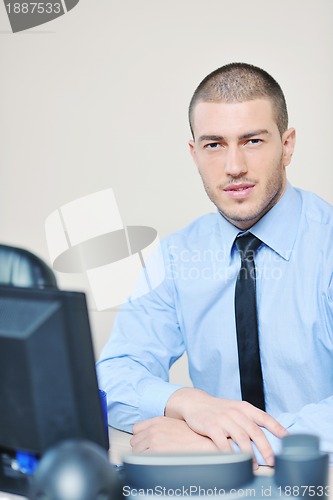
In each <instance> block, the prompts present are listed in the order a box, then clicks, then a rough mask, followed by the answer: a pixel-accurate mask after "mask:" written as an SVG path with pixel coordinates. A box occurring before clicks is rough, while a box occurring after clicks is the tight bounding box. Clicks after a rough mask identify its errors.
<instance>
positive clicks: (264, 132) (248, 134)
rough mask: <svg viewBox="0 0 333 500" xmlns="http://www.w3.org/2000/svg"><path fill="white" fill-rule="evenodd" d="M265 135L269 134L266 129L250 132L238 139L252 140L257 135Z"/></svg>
mask: <svg viewBox="0 0 333 500" xmlns="http://www.w3.org/2000/svg"><path fill="white" fill-rule="evenodd" d="M263 134H269V132H268V130H266V129H265V128H262V129H259V130H254V131H253V132H248V133H247V134H244V135H241V136H240V137H238V139H239V140H240V141H241V140H243V139H250V138H251V137H254V136H256V135H263Z"/></svg>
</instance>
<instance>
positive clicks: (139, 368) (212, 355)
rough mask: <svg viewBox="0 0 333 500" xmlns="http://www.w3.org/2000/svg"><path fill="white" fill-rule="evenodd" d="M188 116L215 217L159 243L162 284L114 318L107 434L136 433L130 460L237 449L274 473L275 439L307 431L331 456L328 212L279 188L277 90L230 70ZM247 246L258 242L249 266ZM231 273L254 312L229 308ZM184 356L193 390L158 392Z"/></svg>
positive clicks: (282, 115) (244, 68) (239, 67)
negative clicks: (249, 294) (244, 333)
mask: <svg viewBox="0 0 333 500" xmlns="http://www.w3.org/2000/svg"><path fill="white" fill-rule="evenodd" d="M189 118H190V125H191V130H192V134H193V139H192V140H191V141H190V143H189V146H190V152H191V155H192V157H193V159H194V162H195V163H196V165H197V167H198V170H199V173H200V175H201V177H202V181H203V184H204V187H205V190H206V192H207V194H208V196H209V198H210V199H211V200H212V202H213V203H214V204H215V205H216V207H217V212H216V213H215V214H209V215H206V216H204V217H201V218H200V219H198V220H196V221H194V222H193V223H192V224H191V225H190V226H189V227H187V228H185V229H184V230H182V231H179V232H177V233H175V234H173V235H171V236H170V237H168V238H167V239H166V240H165V241H164V242H163V254H164V258H165V264H166V269H167V276H166V278H165V280H164V282H163V283H162V284H161V285H160V286H159V287H158V288H156V289H155V290H153V291H152V292H151V293H149V294H147V295H146V296H144V297H141V298H140V299H138V300H136V301H133V302H132V303H131V304H130V305H129V306H128V305H127V306H126V312H125V313H122V312H120V313H119V314H118V317H117V319H116V323H115V326H114V330H113V333H112V335H111V338H110V340H109V342H108V344H107V345H106V347H105V348H104V351H103V353H102V356H101V359H100V361H99V363H98V373H99V377H100V383H101V385H102V386H103V388H104V389H105V390H107V392H108V398H109V421H110V424H111V425H113V426H115V427H117V428H120V429H123V430H126V431H129V432H131V431H132V430H133V434H134V436H133V438H132V441H131V443H132V446H133V449H134V451H135V452H149V451H180V450H183V451H184V450H185V451H212V450H215V451H216V450H222V451H228V450H232V449H234V448H235V447H236V448H237V447H238V448H240V449H241V450H242V451H251V452H252V450H253V451H254V457H255V458H254V463H255V465H256V464H257V462H259V463H267V464H269V465H273V464H274V453H276V452H277V451H278V449H279V443H280V438H281V437H283V436H284V435H285V434H287V433H288V432H290V433H291V432H292V433H295V432H310V433H315V434H318V435H319V436H320V438H321V444H322V449H324V450H326V451H329V452H331V453H333V428H332V422H333V396H332V395H333V370H332V366H333V327H332V325H333V280H332V270H333V245H332V242H333V210H332V207H331V206H330V205H328V204H327V203H325V202H324V201H323V200H321V199H320V198H318V197H317V196H315V195H314V194H311V193H306V192H304V191H301V190H299V189H294V188H293V187H292V186H291V185H290V184H289V183H288V182H287V179H286V167H287V166H288V164H289V163H290V161H291V157H292V154H293V151H294V145H295V130H294V129H293V128H288V114H287V108H286V103H285V99H284V96H283V93H282V90H281V88H280V87H279V85H278V84H277V82H276V81H275V80H274V79H273V78H272V77H271V76H270V75H268V74H267V73H266V72H265V71H263V70H262V69H260V68H257V67H254V66H251V65H248V64H242V63H234V64H229V65H227V66H224V67H222V68H219V69H218V70H216V71H214V72H213V73H211V74H210V75H208V76H207V77H206V78H205V79H204V80H203V81H202V82H201V84H200V85H199V87H198V88H197V89H196V91H195V93H194V95H193V97H192V100H191V104H190V110H189ZM248 233H250V234H248ZM245 237H246V238H247V239H249V238H250V239H251V238H252V240H253V241H254V240H255V241H256V242H257V243H255V245H256V249H255V250H253V252H252V253H253V255H252V257H254V261H255V264H253V263H252V266H253V267H252V268H251V269H250V268H247V269H245V268H243V266H244V265H245V264H244V261H243V257H242V250H241V247H240V243H239V240H242V238H245ZM242 241H243V242H244V241H245V239H243V240H242ZM258 245H259V246H258ZM244 259H245V257H244ZM250 260H251V259H250ZM252 262H253V258H252ZM246 265H247V264H246ZM249 265H250V264H249ZM240 267H242V270H244V269H245V270H246V271H247V273H248V276H246V278H245V283H244V281H243V285H242V286H245V287H246V286H247V284H248V283H252V282H254V283H255V284H256V292H255V293H256V305H255V304H254V308H255V311H254V312H253V310H252V309H253V308H251V311H250V312H247V310H246V308H247V305H248V299H246V300H244V299H243V303H242V304H243V306H242V307H245V309H244V311H243V312H242V310H239V306H237V300H238V301H239V302H238V303H239V304H241V301H240V299H239V298H238V299H237V298H236V296H237V286H238V283H239V279H240V278H239V274H240ZM250 270H251V272H250ZM251 273H252V277H251V276H250V274H251ZM250 278H252V281H251V279H250ZM251 286H254V285H251ZM254 290H255V289H254ZM251 300H252V299H251ZM251 300H250V299H249V301H250V302H251ZM254 300H255V299H254ZM244 304H245V305H244ZM237 307H238V310H237ZM250 316H251V318H255V321H256V326H253V328H252V327H251V328H250V329H249V330H251V332H250V334H251V335H252V333H253V332H255V331H256V330H257V334H255V335H254V337H253V339H252V340H251V342H252V343H253V344H251V345H253V346H254V351H255V356H256V359H255V360H254V358H253V360H252V358H250V365H251V363H252V364H253V366H254V365H255V366H256V369H254V368H253V375H252V371H251V370H252V368H251V366H250V367H249V366H246V367H245V372H244V373H245V374H246V373H247V375H246V376H245V377H243V375H244V373H243V375H242V369H243V368H241V366H242V364H243V363H244V361H242V359H241V356H242V354H241V352H243V351H245V355H247V350H248V347H245V348H244V347H241V342H242V339H241V334H240V333H239V331H238V330H241V327H240V324H241V322H242V321H243V324H244V321H245V324H246V321H247V320H248V321H249V322H250ZM240 317H243V319H239V318H240ZM251 321H253V319H251ZM251 349H252V347H251ZM185 350H186V351H187V355H188V360H189V370H190V375H191V379H192V381H193V386H194V387H193V388H185V387H181V386H177V385H172V384H170V383H169V382H168V371H169V368H170V366H171V365H172V363H173V362H174V361H175V360H176V359H178V358H179V357H180V356H181V355H182V354H183V352H184V351H185ZM245 363H246V361H245ZM255 370H256V375H254V371H255ZM257 375H258V379H257ZM242 377H243V378H242ZM244 379H245V381H244ZM243 384H245V385H246V384H249V385H250V386H251V384H252V389H253V387H254V389H253V390H254V392H258V393H261V395H262V396H261V397H262V404H257V403H256V402H254V403H253V402H252V399H251V398H250V397H248V396H244V394H245V389H244V387H245V385H244V386H243ZM260 386H261V387H260ZM243 389H244V390H243ZM259 396H260V394H259ZM242 399H244V400H246V401H242ZM249 401H251V402H249ZM255 401H256V400H255ZM257 406H258V407H257ZM156 417H157V418H156Z"/></svg>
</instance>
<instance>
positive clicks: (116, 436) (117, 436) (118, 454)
mask: <svg viewBox="0 0 333 500" xmlns="http://www.w3.org/2000/svg"><path fill="white" fill-rule="evenodd" d="M109 438H110V452H109V455H110V460H111V462H112V463H115V464H119V463H121V462H122V458H123V457H124V456H125V455H128V454H130V453H131V445H130V443H129V442H130V439H131V434H127V433H126V432H121V431H118V430H117V429H113V428H112V427H109ZM256 473H257V474H262V475H272V474H273V469H272V468H270V467H259V470H258V471H257V472H256ZM300 498H301V497H300ZM322 498H323V500H333V467H331V468H330V496H329V497H326V496H324V497H322ZM0 500H23V497H21V496H17V495H10V494H9V493H2V492H1V491H0Z"/></svg>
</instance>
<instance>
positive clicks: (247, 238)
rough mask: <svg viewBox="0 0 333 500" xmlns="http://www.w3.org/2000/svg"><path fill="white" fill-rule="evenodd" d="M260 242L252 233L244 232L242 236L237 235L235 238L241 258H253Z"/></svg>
mask: <svg viewBox="0 0 333 500" xmlns="http://www.w3.org/2000/svg"><path fill="white" fill-rule="evenodd" d="M261 243H262V241H261V240H259V238H257V237H256V236H254V234H252V233H246V234H245V235H244V236H237V238H236V240H235V244H236V247H237V248H238V250H239V251H240V253H241V257H242V260H243V259H249V260H253V258H254V254H255V253H256V251H257V249H258V248H259V246H260V245H261Z"/></svg>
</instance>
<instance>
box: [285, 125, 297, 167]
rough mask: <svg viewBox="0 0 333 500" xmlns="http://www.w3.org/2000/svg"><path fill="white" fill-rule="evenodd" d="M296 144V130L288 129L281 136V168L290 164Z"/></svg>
mask: <svg viewBox="0 0 333 500" xmlns="http://www.w3.org/2000/svg"><path fill="white" fill-rule="evenodd" d="M295 143H296V130H295V129H294V128H288V130H286V131H285V132H284V133H283V134H282V147H283V156H282V157H283V166H284V167H286V166H287V165H289V163H290V162H291V158H292V155H293V152H294V149H295Z"/></svg>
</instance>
